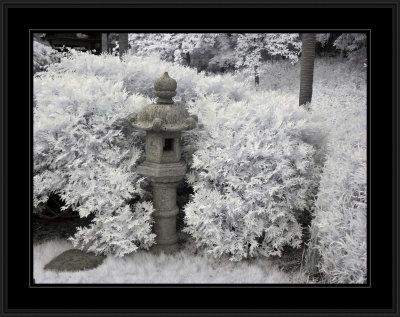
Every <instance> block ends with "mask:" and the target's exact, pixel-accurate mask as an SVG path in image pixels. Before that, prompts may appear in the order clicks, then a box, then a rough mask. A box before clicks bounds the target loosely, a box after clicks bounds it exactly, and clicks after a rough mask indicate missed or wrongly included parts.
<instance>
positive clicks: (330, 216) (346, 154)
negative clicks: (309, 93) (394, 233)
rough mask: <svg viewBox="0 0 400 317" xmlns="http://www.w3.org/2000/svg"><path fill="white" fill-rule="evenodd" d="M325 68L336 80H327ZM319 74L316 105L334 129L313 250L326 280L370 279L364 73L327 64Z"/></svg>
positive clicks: (318, 202)
mask: <svg viewBox="0 0 400 317" xmlns="http://www.w3.org/2000/svg"><path fill="white" fill-rule="evenodd" d="M325 73H329V74H331V77H334V78H337V81H335V80H333V81H327V82H328V83H329V85H328V84H327V82H325V79H324V76H325V75H324V74H325ZM335 73H337V75H335ZM339 75H340V76H339ZM319 76H320V79H321V80H318V77H319ZM315 78H316V87H315V89H314V91H315V95H314V96H313V103H312V107H313V109H315V111H318V112H319V113H321V115H323V116H324V117H325V121H326V126H332V127H334V129H331V132H330V136H329V142H328V144H327V158H326V162H325V165H324V168H323V173H322V176H321V181H320V187H319V192H318V195H317V199H316V202H315V210H314V215H315V217H314V219H313V221H312V225H311V242H310V249H309V254H310V255H312V253H313V252H314V251H317V254H318V257H319V258H320V260H319V263H318V264H317V265H318V268H319V271H320V272H321V273H323V275H324V280H325V281H326V282H327V283H366V274H367V205H366V202H367V175H366V173H367V150H366V141H367V134H366V133H367V117H366V115H367V108H366V100H367V97H366V73H365V71H361V70H357V69H353V70H350V69H349V68H348V67H346V66H345V65H343V67H337V66H334V65H323V67H322V69H320V70H319V71H318V73H316V77H315ZM339 78H340V79H339ZM328 98H329V102H327V99H328Z"/></svg>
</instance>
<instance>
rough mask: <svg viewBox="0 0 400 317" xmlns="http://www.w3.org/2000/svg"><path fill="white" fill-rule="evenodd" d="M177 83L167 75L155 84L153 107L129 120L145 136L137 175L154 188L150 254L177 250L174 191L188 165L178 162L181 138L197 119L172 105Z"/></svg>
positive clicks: (176, 105) (180, 106) (148, 107)
mask: <svg viewBox="0 0 400 317" xmlns="http://www.w3.org/2000/svg"><path fill="white" fill-rule="evenodd" d="M176 87H177V84H176V81H175V79H172V78H171V77H169V76H168V73H164V75H163V76H162V77H160V78H158V79H156V81H155V82H154V94H155V95H156V96H157V97H158V98H157V100H156V103H155V104H151V105H148V106H146V107H144V108H143V109H142V110H141V111H140V112H139V113H138V114H137V115H135V114H133V115H131V116H129V121H130V123H131V124H132V126H133V127H134V128H136V129H140V130H145V131H146V132H147V133H146V147H145V151H146V160H145V161H144V162H143V163H142V164H140V165H139V166H138V169H137V171H138V173H139V174H141V175H143V176H146V177H148V179H149V180H150V182H151V184H152V187H153V204H154V208H155V214H154V219H155V223H154V226H153V231H154V233H155V234H156V235H157V237H156V245H155V246H154V247H153V251H156V252H159V251H164V252H165V253H171V252H174V251H176V250H177V249H178V235H177V233H176V216H177V214H178V206H177V204H176V190H177V186H178V184H179V183H180V181H181V180H182V179H183V177H184V175H185V173H186V169H187V165H186V163H185V162H184V161H183V160H181V149H180V138H181V131H182V130H190V129H193V128H195V127H196V126H197V116H196V115H189V113H188V111H187V109H186V108H185V107H184V106H183V105H181V104H178V103H174V101H173V100H172V97H174V96H175V95H176Z"/></svg>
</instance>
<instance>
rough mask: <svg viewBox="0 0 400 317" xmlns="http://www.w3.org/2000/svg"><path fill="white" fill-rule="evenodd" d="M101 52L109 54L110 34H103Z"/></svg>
mask: <svg viewBox="0 0 400 317" xmlns="http://www.w3.org/2000/svg"><path fill="white" fill-rule="evenodd" d="M101 52H102V53H107V52H108V34H107V33H101Z"/></svg>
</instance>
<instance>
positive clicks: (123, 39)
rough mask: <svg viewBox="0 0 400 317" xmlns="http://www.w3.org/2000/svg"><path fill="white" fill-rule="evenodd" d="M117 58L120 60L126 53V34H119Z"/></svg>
mask: <svg viewBox="0 0 400 317" xmlns="http://www.w3.org/2000/svg"><path fill="white" fill-rule="evenodd" d="M118 44H119V57H120V58H121V57H122V55H123V54H126V52H127V51H128V33H119V39H118Z"/></svg>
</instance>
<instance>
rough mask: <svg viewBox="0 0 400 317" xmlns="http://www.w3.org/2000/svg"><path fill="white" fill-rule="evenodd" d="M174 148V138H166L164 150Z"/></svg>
mask: <svg viewBox="0 0 400 317" xmlns="http://www.w3.org/2000/svg"><path fill="white" fill-rule="evenodd" d="M173 150H174V139H164V147H163V151H164V152H167V151H173Z"/></svg>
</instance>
